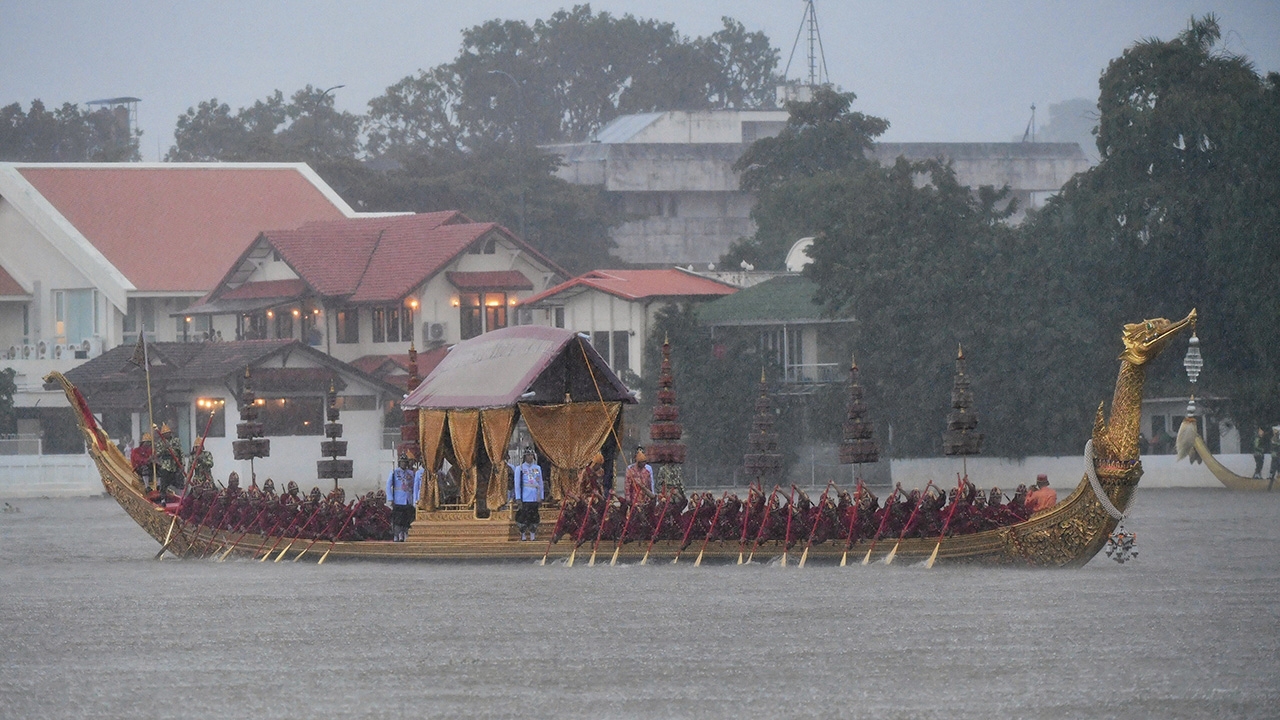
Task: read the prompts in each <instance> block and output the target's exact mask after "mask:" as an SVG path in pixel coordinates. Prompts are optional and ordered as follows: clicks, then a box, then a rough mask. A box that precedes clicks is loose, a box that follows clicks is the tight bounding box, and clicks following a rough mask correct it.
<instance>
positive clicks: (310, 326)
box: [299, 308, 324, 346]
mask: <svg viewBox="0 0 1280 720" xmlns="http://www.w3.org/2000/svg"><path fill="white" fill-rule="evenodd" d="M299 314H300V315H301V316H302V317H301V318H300V319H301V321H302V322H301V323H300V325H301V328H300V329H301V331H302V334H301V335H300V338H301V340H302V342H304V343H306V344H308V345H311V346H317V345H319V344H320V343H322V342H324V331H323V330H322V329H321V328H322V327H323V323H324V321H323V320H322V319H321V316H320V310H319V308H311V309H309V310H308V309H306V308H303V309H302V310H301V311H300V312H299Z"/></svg>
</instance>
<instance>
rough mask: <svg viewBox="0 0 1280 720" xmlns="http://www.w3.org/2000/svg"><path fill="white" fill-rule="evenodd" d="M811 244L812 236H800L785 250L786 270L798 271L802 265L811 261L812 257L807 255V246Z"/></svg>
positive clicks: (802, 268)
mask: <svg viewBox="0 0 1280 720" xmlns="http://www.w3.org/2000/svg"><path fill="white" fill-rule="evenodd" d="M811 245H813V238H811V237H806V238H800V239H799V240H797V241H796V243H795V244H794V245H792V246H791V249H790V250H788V251H787V260H786V265H787V271H788V272H800V271H801V270H804V266H805V265H808V264H809V263H811V262H813V258H811V257H809V247H810V246H811Z"/></svg>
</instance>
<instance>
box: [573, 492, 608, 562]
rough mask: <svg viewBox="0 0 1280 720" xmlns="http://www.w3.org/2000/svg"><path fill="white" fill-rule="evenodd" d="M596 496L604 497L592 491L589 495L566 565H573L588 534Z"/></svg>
mask: <svg viewBox="0 0 1280 720" xmlns="http://www.w3.org/2000/svg"><path fill="white" fill-rule="evenodd" d="M596 498H601V499H602V500H603V497H601V496H600V495H598V494H596V493H595V492H592V493H591V495H590V496H588V497H587V507H586V510H584V511H583V513H582V522H580V523H578V532H577V533H575V534H574V536H573V550H570V551H569V561H568V562H566V563H565V566H566V567H573V560H574V558H576V557H577V556H578V548H580V547H582V543H583V537H582V536H583V535H586V534H587V526H588V525H590V524H591V507H592V506H593V505H595V501H596Z"/></svg>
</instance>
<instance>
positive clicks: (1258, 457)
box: [1253, 427, 1275, 480]
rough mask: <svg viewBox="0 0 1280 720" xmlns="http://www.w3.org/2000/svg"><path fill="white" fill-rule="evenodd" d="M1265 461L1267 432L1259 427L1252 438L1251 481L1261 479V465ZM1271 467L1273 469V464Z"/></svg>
mask: <svg viewBox="0 0 1280 720" xmlns="http://www.w3.org/2000/svg"><path fill="white" fill-rule="evenodd" d="M1266 461H1267V430H1266V428H1263V427H1259V428H1258V434H1257V435H1254V436H1253V479H1254V480H1261V479H1262V464H1263V463H1265V462H1266ZM1272 467H1275V465H1274V463H1273V464H1272Z"/></svg>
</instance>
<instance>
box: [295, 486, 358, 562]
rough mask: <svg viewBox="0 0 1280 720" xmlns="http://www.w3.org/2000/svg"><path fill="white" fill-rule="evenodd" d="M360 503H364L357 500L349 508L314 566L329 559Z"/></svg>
mask: <svg viewBox="0 0 1280 720" xmlns="http://www.w3.org/2000/svg"><path fill="white" fill-rule="evenodd" d="M362 502H364V500H357V501H356V502H355V505H354V506H353V507H352V508H351V513H350V514H349V515H347V519H346V520H344V521H343V523H342V526H341V527H339V528H338V532H337V533H335V534H334V536H333V540H330V541H329V547H328V548H327V549H326V550H325V551H324V554H323V555H321V556H320V561H319V562H317V563H316V565H323V564H324V561H325V558H327V557H329V553H331V552H333V546H334V545H337V544H338V538H340V537H342V531H343V530H346V529H347V525H350V524H351V520H352V519H353V518H355V516H356V512H357V511H358V510H359V509H360V503H362ZM299 557H301V556H299Z"/></svg>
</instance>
